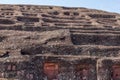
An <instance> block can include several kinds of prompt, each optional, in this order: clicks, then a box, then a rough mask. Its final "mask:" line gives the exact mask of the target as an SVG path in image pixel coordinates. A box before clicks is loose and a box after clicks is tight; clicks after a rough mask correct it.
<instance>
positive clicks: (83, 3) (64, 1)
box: [0, 0, 120, 13]
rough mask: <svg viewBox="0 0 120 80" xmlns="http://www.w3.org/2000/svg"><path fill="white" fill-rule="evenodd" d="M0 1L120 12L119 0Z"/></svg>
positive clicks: (3, 0)
mask: <svg viewBox="0 0 120 80" xmlns="http://www.w3.org/2000/svg"><path fill="white" fill-rule="evenodd" d="M0 3H1V4H34V5H56V6H67V7H86V8H93V9H101V10H106V11H110V12H117V13H120V0H0Z"/></svg>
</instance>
